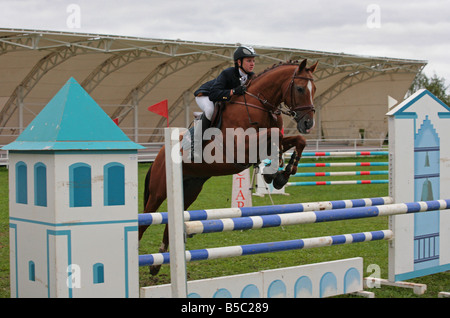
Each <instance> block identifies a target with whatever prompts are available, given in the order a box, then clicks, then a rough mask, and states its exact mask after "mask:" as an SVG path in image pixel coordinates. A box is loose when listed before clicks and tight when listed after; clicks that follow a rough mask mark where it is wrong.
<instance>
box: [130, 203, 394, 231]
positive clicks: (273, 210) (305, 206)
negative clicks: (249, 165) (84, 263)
mask: <svg viewBox="0 0 450 318" xmlns="http://www.w3.org/2000/svg"><path fill="white" fill-rule="evenodd" d="M391 203H394V200H393V199H392V198H391V197H379V198H364V199H350V200H335V201H320V202H306V203H291V204H281V205H266V206H254V207H243V208H225V209H206V210H192V211H184V221H202V220H217V219H225V218H239V217H245V216H259V215H271V214H284V213H296V212H306V211H319V210H336V209H346V208H357V207H363V206H373V205H385V204H391ZM167 219H168V218H167V212H153V213H140V214H138V222H139V225H158V224H167Z"/></svg>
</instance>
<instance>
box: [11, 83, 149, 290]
mask: <svg viewBox="0 0 450 318" xmlns="http://www.w3.org/2000/svg"><path fill="white" fill-rule="evenodd" d="M140 148H143V147H142V146H140V145H138V144H136V143H134V142H132V141H131V140H130V139H129V138H128V137H127V136H126V135H125V134H124V133H123V132H122V130H121V129H120V128H119V127H118V126H117V125H116V124H115V123H114V122H113V121H112V120H111V119H110V118H109V117H108V115H107V114H106V113H105V112H104V111H103V110H102V109H101V107H100V106H99V105H98V104H97V103H96V102H95V101H94V100H93V99H92V98H91V97H90V96H89V94H88V93H87V92H86V91H85V90H84V89H83V88H82V87H81V86H80V85H79V84H78V83H77V82H76V81H75V79H73V78H71V79H69V81H67V83H66V84H65V85H64V86H63V87H62V88H61V90H60V91H59V92H58V93H57V94H56V95H55V96H54V97H53V99H52V100H51V101H50V102H49V103H48V104H47V106H46V107H45V108H44V109H43V110H42V111H41V112H40V113H39V115H38V116H37V117H36V118H35V119H34V120H33V121H32V122H31V123H30V125H29V126H28V127H27V128H26V130H25V131H24V132H23V133H22V134H21V135H20V136H19V137H18V138H17V140H16V141H14V142H12V143H11V144H9V145H7V146H5V147H4V148H3V149H6V150H8V151H9V160H10V161H9V167H10V174H9V187H10V198H9V199H10V200H9V201H10V206H9V210H10V265H11V266H10V271H11V272H10V273H11V297H108V296H109V297H138V296H139V295H138V290H139V288H138V285H139V282H138V239H137V235H138V234H137V231H138V223H137V211H138V204H137V187H138V180H137V150H138V149H140Z"/></svg>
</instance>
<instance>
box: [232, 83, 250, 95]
mask: <svg viewBox="0 0 450 318" xmlns="http://www.w3.org/2000/svg"><path fill="white" fill-rule="evenodd" d="M246 90H247V87H245V85H240V86H238V87H236V88H233V95H244V94H245V91H246Z"/></svg>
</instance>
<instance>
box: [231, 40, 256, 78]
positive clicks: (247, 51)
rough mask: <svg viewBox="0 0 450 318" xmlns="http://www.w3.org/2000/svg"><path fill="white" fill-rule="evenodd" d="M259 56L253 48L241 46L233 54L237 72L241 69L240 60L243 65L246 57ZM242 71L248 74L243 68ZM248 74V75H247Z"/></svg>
mask: <svg viewBox="0 0 450 318" xmlns="http://www.w3.org/2000/svg"><path fill="white" fill-rule="evenodd" d="M256 56H258V54H256V53H255V50H254V49H253V48H252V47H251V46H240V47H238V48H237V49H236V51H234V54H233V59H234V66H235V68H236V72H238V69H239V65H238V62H237V61H238V60H241V65H242V63H243V61H242V60H243V59H244V57H256ZM241 70H243V71H244V72H245V73H247V71H246V70H244V69H243V68H242V67H241ZM247 74H248V73H247Z"/></svg>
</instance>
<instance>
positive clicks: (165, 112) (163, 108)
mask: <svg viewBox="0 0 450 318" xmlns="http://www.w3.org/2000/svg"><path fill="white" fill-rule="evenodd" d="M147 109H148V110H149V111H151V112H153V113H155V114H158V115H160V116H163V117H165V118H166V119H167V127H169V107H168V102H167V99H165V100H163V101H162V102H159V103H156V104H155V105H152V106H150V107H148V108H147Z"/></svg>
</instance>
